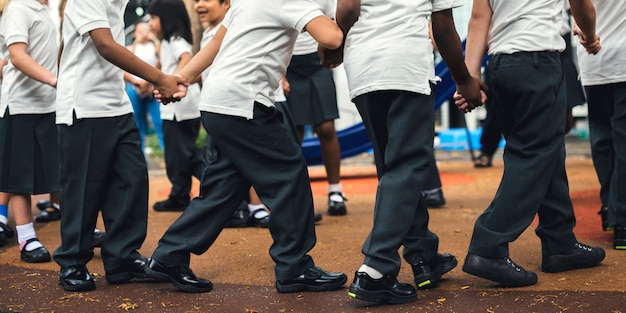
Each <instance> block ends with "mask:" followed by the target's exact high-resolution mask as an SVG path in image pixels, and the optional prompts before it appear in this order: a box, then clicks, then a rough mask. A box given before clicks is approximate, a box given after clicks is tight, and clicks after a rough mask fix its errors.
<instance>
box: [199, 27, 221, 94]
mask: <svg viewBox="0 0 626 313" xmlns="http://www.w3.org/2000/svg"><path fill="white" fill-rule="evenodd" d="M220 26H222V23H221V22H220V23H219V24H217V25H215V26H213V27H211V28H207V29H205V30H204V32H202V39H201V40H200V47H201V48H204V47H205V46H206V45H208V44H209V42H211V40H212V39H213V37H215V34H216V33H217V30H218V29H220ZM210 70H211V67H210V66H209V67H208V68H207V69H205V70H204V71H203V72H202V82H203V83H204V82H205V81H206V79H207V77H208V76H209V71H210Z"/></svg>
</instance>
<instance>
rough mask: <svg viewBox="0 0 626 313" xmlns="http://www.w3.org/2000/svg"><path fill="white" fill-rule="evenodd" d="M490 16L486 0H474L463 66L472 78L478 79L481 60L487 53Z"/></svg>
mask: <svg viewBox="0 0 626 313" xmlns="http://www.w3.org/2000/svg"><path fill="white" fill-rule="evenodd" d="M492 14H493V11H492V10H491V6H490V5H489V1H488V0H474V4H473V7H472V16H471V18H470V21H469V26H468V32H467V39H466V45H465V64H466V65H467V68H468V69H469V71H470V74H471V75H472V76H474V77H480V68H481V66H482V60H483V57H484V56H485V53H487V46H488V42H489V28H490V27H491V16H492Z"/></svg>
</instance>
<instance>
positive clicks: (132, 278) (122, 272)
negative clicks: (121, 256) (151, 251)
mask: <svg viewBox="0 0 626 313" xmlns="http://www.w3.org/2000/svg"><path fill="white" fill-rule="evenodd" d="M148 262H150V259H148V258H146V257H145V256H141V255H140V256H139V258H138V259H136V260H134V261H133V262H130V263H128V264H125V265H123V266H121V267H118V268H117V269H115V270H111V271H106V276H105V277H106V280H107V282H108V283H109V284H127V283H134V282H146V281H155V279H154V278H153V277H151V276H149V275H148V274H147V273H146V267H147V266H148ZM161 281H165V280H161Z"/></svg>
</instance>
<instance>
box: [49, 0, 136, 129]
mask: <svg viewBox="0 0 626 313" xmlns="http://www.w3.org/2000/svg"><path fill="white" fill-rule="evenodd" d="M127 4H128V0H88V1H86V0H69V1H68V2H67V6H66V8H65V17H64V20H63V42H64V47H63V53H62V55H61V64H60V69H59V80H58V82H57V98H56V104H57V118H56V122H57V124H66V125H72V115H73V114H74V113H75V114H76V118H78V119H82V118H101V117H115V116H121V115H125V114H132V113H133V108H132V106H131V104H130V100H129V99H128V95H127V94H126V91H125V82H124V71H123V70H122V69H120V68H118V67H117V66H115V65H113V64H112V63H110V62H109V61H107V60H106V59H104V58H103V57H102V56H100V54H99V53H98V51H97V49H96V47H95V45H94V44H93V42H92V41H91V37H90V36H89V32H90V31H92V30H94V29H98V28H108V29H110V30H111V34H112V35H113V38H114V40H115V41H116V42H117V43H119V44H120V45H122V46H124V45H125V43H124V10H125V8H126V5H127Z"/></svg>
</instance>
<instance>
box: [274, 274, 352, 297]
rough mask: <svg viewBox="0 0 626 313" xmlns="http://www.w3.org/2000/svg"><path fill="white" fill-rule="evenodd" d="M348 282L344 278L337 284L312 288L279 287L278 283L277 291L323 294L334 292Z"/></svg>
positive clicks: (303, 286) (305, 286) (308, 286)
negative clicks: (322, 292) (324, 292)
mask: <svg viewBox="0 0 626 313" xmlns="http://www.w3.org/2000/svg"><path fill="white" fill-rule="evenodd" d="M346 281H348V277H344V278H343V279H342V280H341V281H339V282H336V283H332V284H331V283H328V284H324V285H318V286H310V285H305V284H291V285H279V284H278V283H276V290H278V292H280V293H294V292H304V291H308V292H321V291H333V290H338V289H340V288H341V287H342V286H343V285H344V284H345V283H346Z"/></svg>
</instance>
